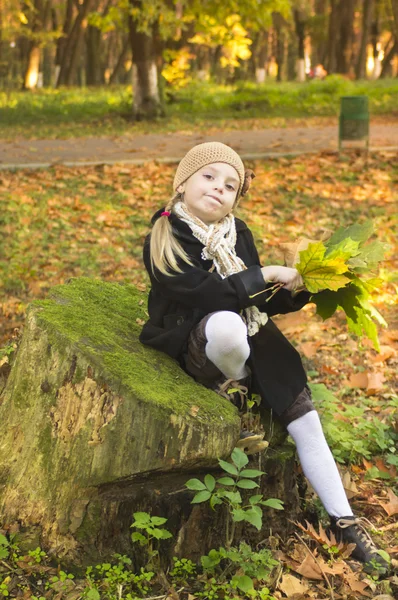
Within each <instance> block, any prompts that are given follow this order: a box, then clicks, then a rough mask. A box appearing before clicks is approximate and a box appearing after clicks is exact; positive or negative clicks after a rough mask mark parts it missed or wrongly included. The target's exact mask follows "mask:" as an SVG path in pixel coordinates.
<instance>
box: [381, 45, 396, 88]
mask: <svg viewBox="0 0 398 600" xmlns="http://www.w3.org/2000/svg"><path fill="white" fill-rule="evenodd" d="M396 54H398V42H394V43H393V44H392V46H391V47H390V49H389V50H388V51H387V52H386V54H385V56H384V59H383V64H382V67H381V73H380V79H384V78H385V77H391V74H392V66H391V61H392V59H393V58H394V56H395V55H396Z"/></svg>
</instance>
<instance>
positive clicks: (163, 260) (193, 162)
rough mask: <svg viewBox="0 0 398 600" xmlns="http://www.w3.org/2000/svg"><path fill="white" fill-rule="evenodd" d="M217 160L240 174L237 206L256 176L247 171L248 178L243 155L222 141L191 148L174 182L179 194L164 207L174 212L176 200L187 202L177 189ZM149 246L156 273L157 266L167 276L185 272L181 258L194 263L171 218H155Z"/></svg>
mask: <svg viewBox="0 0 398 600" xmlns="http://www.w3.org/2000/svg"><path fill="white" fill-rule="evenodd" d="M217 162H223V163H226V164H229V165H231V167H233V168H234V169H235V170H236V172H237V174H238V176H239V189H238V191H237V194H236V199H235V204H234V207H233V209H234V208H235V207H236V205H237V203H238V200H239V197H240V196H241V195H244V194H245V193H246V191H247V189H248V188H249V185H250V179H251V177H253V176H254V175H249V173H253V172H252V171H247V173H248V176H247V177H246V173H245V168H244V166H243V162H242V159H241V158H240V156H239V154H237V153H236V152H235V150H232V148H230V147H229V146H226V145H225V144H222V143H220V142H205V143H203V144H198V145H197V146H194V147H193V148H191V149H190V150H189V151H188V152H187V153H186V155H185V156H184V158H183V159H182V160H181V161H180V163H179V164H178V167H177V171H176V174H175V177H174V182H173V187H174V190H175V192H176V193H175V195H174V196H173V198H171V200H170V201H169V202H168V204H167V206H166V207H165V209H164V210H165V211H169V212H172V209H173V206H174V205H175V204H176V202H179V201H184V195H183V194H181V193H179V192H177V190H178V188H179V186H180V185H181V184H182V183H184V182H185V181H187V180H188V179H189V178H190V177H191V176H192V175H193V174H194V173H196V172H197V171H199V169H201V168H202V167H205V166H206V165H210V164H213V163H217ZM149 248H150V257H151V268H152V272H153V273H154V274H155V269H157V270H158V271H159V272H160V273H162V274H163V275H169V276H172V275H175V274H176V273H182V269H181V268H180V267H179V265H178V259H181V260H182V261H183V262H185V263H187V264H188V265H191V266H192V265H193V263H192V261H191V259H190V258H189V256H188V254H187V253H186V252H185V250H184V249H183V247H182V246H181V244H180V243H179V242H178V240H177V238H176V237H175V236H174V234H173V228H172V226H171V223H170V221H169V219H168V217H159V218H158V219H157V221H155V223H154V225H153V228H152V233H151V237H150V245H149Z"/></svg>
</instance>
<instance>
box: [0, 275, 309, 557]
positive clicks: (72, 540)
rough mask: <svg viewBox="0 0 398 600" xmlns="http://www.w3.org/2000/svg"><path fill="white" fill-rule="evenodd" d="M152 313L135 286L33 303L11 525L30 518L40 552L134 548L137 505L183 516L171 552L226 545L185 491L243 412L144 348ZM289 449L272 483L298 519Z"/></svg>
mask: <svg viewBox="0 0 398 600" xmlns="http://www.w3.org/2000/svg"><path fill="white" fill-rule="evenodd" d="M145 309H146V297H145V295H144V294H143V293H141V292H139V291H138V290H137V289H136V288H135V287H134V286H131V285H120V284H111V283H104V282H101V281H97V280H91V279H86V278H82V279H72V280H71V281H70V282H69V283H68V284H66V285H62V286H57V287H55V288H53V290H52V291H51V293H50V296H49V299H48V300H44V301H37V302H34V303H33V304H32V305H31V306H30V307H29V310H28V314H27V319H26V325H25V328H24V333H23V336H22V340H21V342H20V345H19V348H18V352H17V355H16V358H15V360H14V363H13V366H12V370H11V373H10V375H9V378H8V380H7V384H6V387H5V389H4V391H3V393H2V395H1V398H0V522H1V523H2V524H3V525H4V524H7V523H12V522H14V521H18V522H19V523H20V524H21V525H22V531H25V532H26V537H27V538H32V537H33V539H32V540H31V543H32V545H33V546H36V545H38V544H40V545H41V546H42V547H44V548H46V549H52V551H53V552H55V553H56V554H57V555H58V556H60V557H64V558H67V559H68V560H73V561H75V562H76V561H77V562H78V563H86V562H88V561H93V560H98V559H99V558H100V556H102V557H109V555H110V554H112V552H128V553H131V544H130V529H129V526H130V524H131V520H132V513H133V511H136V510H146V511H148V512H151V513H153V514H159V515H162V516H165V517H167V518H168V519H169V523H168V526H169V528H170V530H172V531H173V533H174V534H175V535H174V538H173V542H172V543H170V545H169V551H170V553H171V554H173V553H180V554H181V555H182V554H184V555H185V556H193V557H196V556H197V555H198V554H201V553H203V551H204V550H206V548H209V547H210V546H211V545H213V546H218V545H219V544H220V542H221V541H222V540H221V539H220V531H221V530H222V527H223V524H222V515H221V514H220V515H218V514H217V513H213V512H212V511H210V510H209V509H208V508H207V507H206V506H198V507H195V508H194V507H193V506H192V505H191V504H190V497H191V496H190V494H189V493H188V492H187V491H185V490H184V487H183V484H184V482H185V481H186V480H187V479H188V478H190V477H192V476H193V474H195V476H198V472H199V473H200V471H204V472H206V471H208V470H209V469H210V468H214V466H215V465H216V464H217V460H216V459H217V457H224V458H225V457H226V456H228V455H229V454H230V452H231V451H232V449H233V447H234V443H235V441H236V439H237V437H238V434H239V417H238V415H237V413H236V409H235V408H234V407H233V406H232V405H231V404H230V403H229V402H228V401H227V400H224V399H223V398H220V397H219V396H217V395H216V394H215V393H214V392H212V391H209V390H207V389H205V388H204V387H203V386H200V385H198V384H196V383H195V382H194V381H193V380H192V379H191V378H190V377H188V376H187V375H186V374H185V373H184V372H183V371H182V370H181V369H180V368H179V367H178V365H177V364H176V363H175V362H174V361H172V360H171V359H169V358H168V357H167V356H165V355H163V354H160V353H158V352H155V351H153V350H151V349H149V348H146V347H144V346H143V345H142V344H140V343H139V341H138V334H139V331H140V328H141V325H140V323H141V322H142V320H143V319H145ZM272 453H273V454H272ZM283 453H284V450H283V448H279V447H277V448H275V449H273V450H272V452H271V453H270V456H273V459H272V460H271V459H268V460H267V463H266V465H263V466H265V467H266V470H267V471H268V473H269V477H268V478H263V482H262V486H263V488H264V489H263V491H264V494H265V496H268V497H269V496H275V497H280V498H282V499H285V500H286V501H287V504H288V507H289V508H290V513H293V516H294V513H295V511H296V510H297V494H296V493H295V492H294V489H295V488H294V474H293V464H294V459H293V456H292V452H291V451H288V458H287V455H286V454H283ZM262 460H263V462H264V460H265V459H264V457H263V458H262ZM278 516H279V515H278ZM271 520H272V526H273V528H274V531H275V529H276V530H278V528H279V530H281V522H280V519H279V525H278V521H276V520H275V512H273V513H272V517H271ZM283 521H284V522H286V515H284V518H283ZM267 531H268V530H267ZM266 535H267V532H264V531H263V532H260V534H259V536H257V539H258V540H259V539H264V537H266Z"/></svg>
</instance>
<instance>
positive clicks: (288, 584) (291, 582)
mask: <svg viewBox="0 0 398 600" xmlns="http://www.w3.org/2000/svg"><path fill="white" fill-rule="evenodd" d="M278 587H279V589H280V590H281V591H282V592H283V593H284V594H286V596H287V597H288V598H289V597H290V596H292V595H293V594H305V592H306V591H307V590H308V589H309V586H308V585H305V584H304V583H303V582H302V581H300V580H299V579H298V578H297V577H294V575H289V574H288V573H287V574H286V575H283V577H282V579H281V581H280V583H279V586H278Z"/></svg>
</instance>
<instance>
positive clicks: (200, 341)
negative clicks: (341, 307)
mask: <svg viewBox="0 0 398 600" xmlns="http://www.w3.org/2000/svg"><path fill="white" fill-rule="evenodd" d="M214 314H215V312H212V313H209V314H208V315H206V316H205V317H204V318H203V319H202V320H201V321H199V323H198V324H197V325H196V327H194V329H192V331H191V333H190V336H189V338H188V351H187V353H186V354H185V355H184V363H185V370H186V371H187V373H189V375H191V376H192V377H193V378H194V379H195V380H196V381H197V382H198V383H201V384H202V385H204V386H206V387H209V388H213V387H214V385H215V384H216V382H217V381H218V380H220V379H222V378H225V376H224V375H223V374H222V372H221V371H220V369H218V367H216V365H215V364H214V363H212V362H211V360H210V359H209V358H207V356H206V350H205V348H206V344H207V338H206V334H205V330H206V325H207V321H208V320H209V319H210V317H211V316H212V315H214ZM253 384H254V385H253V389H252V391H253V392H254V393H256V389H255V381H254V382H253ZM312 410H315V406H314V405H313V403H312V400H311V392H310V389H309V388H308V387H307V386H306V387H305V388H304V389H303V391H302V392H301V393H300V394H299V395H298V396H297V398H296V400H295V401H294V402H293V404H292V405H291V406H289V408H287V409H286V410H285V411H284V412H283V413H282V414H281V415H280V416H279V417H278V418H279V420H280V421H281V422H282V424H283V425H285V426H287V425H289V423H291V422H292V421H295V420H296V419H298V418H300V417H303V416H304V415H305V414H307V413H308V412H310V411H312Z"/></svg>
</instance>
